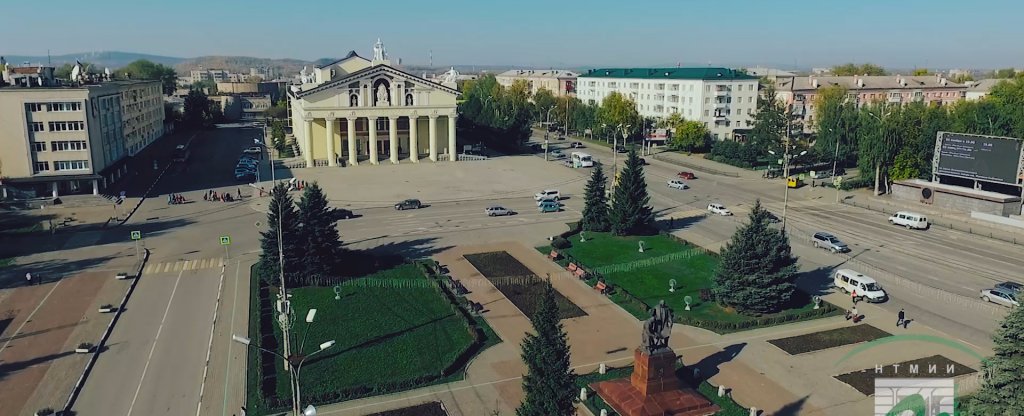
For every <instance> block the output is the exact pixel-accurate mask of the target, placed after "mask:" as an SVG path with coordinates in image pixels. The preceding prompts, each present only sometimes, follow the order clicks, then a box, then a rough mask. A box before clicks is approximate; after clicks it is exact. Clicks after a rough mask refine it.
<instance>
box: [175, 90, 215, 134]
mask: <svg viewBox="0 0 1024 416" xmlns="http://www.w3.org/2000/svg"><path fill="white" fill-rule="evenodd" d="M184 107H185V108H184V112H183V114H182V117H181V120H182V121H183V122H184V123H185V125H186V126H188V127H192V128H199V127H202V126H203V125H205V124H206V121H207V120H209V119H210V118H211V116H212V114H211V110H210V108H211V104H210V99H209V98H208V97H207V96H206V94H203V92H202V91H199V90H195V89H193V90H189V92H188V95H186V96H185V103H184Z"/></svg>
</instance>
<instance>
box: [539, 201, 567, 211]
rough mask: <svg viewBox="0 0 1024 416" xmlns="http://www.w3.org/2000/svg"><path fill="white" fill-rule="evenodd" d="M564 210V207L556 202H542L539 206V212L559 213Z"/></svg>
mask: <svg viewBox="0 0 1024 416" xmlns="http://www.w3.org/2000/svg"><path fill="white" fill-rule="evenodd" d="M561 210H562V205H561V204H559V203H557V202H555V201H541V202H540V203H539V204H538V205H537V211H540V212H558V211H561Z"/></svg>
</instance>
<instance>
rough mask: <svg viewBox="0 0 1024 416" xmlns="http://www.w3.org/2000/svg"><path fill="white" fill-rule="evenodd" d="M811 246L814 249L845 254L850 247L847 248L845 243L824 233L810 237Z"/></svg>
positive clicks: (817, 233) (820, 232)
mask: <svg viewBox="0 0 1024 416" xmlns="http://www.w3.org/2000/svg"><path fill="white" fill-rule="evenodd" d="M811 244H812V245H813V246H814V248H823V249H825V250H828V251H831V252H833V253H846V252H848V251H850V247H849V246H847V245H846V243H844V242H843V241H842V240H840V239H839V238H838V237H836V236H834V235H832V234H829V233H826V232H824V231H819V232H816V233H814V235H812V236H811Z"/></svg>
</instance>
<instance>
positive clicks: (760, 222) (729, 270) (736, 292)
mask: <svg viewBox="0 0 1024 416" xmlns="http://www.w3.org/2000/svg"><path fill="white" fill-rule="evenodd" d="M769 214H770V213H769V212H768V211H766V210H765V209H764V208H763V207H761V201H760V200H758V201H757V203H755V204H754V208H753V210H751V212H750V223H749V224H747V225H745V226H743V227H740V228H739V229H737V230H736V233H735V234H733V235H732V241H730V242H729V243H727V244H726V245H725V247H723V248H722V251H721V262H720V264H719V266H718V270H717V272H716V273H715V281H714V287H713V291H714V293H715V296H716V298H717V299H718V302H719V303H721V304H723V305H725V306H731V307H734V308H736V310H737V311H739V312H745V313H772V312H778V311H780V310H782V309H783V308H785V307H786V306H787V305H788V304H789V302H790V300H791V299H792V298H793V294H794V292H795V291H796V285H795V284H794V282H795V281H796V277H797V263H796V257H794V256H793V253H792V249H791V248H790V246H789V237H788V236H786V234H785V233H784V232H783V231H781V230H777V229H774V228H771V227H770V226H769V224H770V221H769Z"/></svg>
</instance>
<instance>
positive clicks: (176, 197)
mask: <svg viewBox="0 0 1024 416" xmlns="http://www.w3.org/2000/svg"><path fill="white" fill-rule="evenodd" d="M185 202H187V200H186V199H185V196H184V195H182V194H167V205H174V204H184V203H185Z"/></svg>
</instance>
